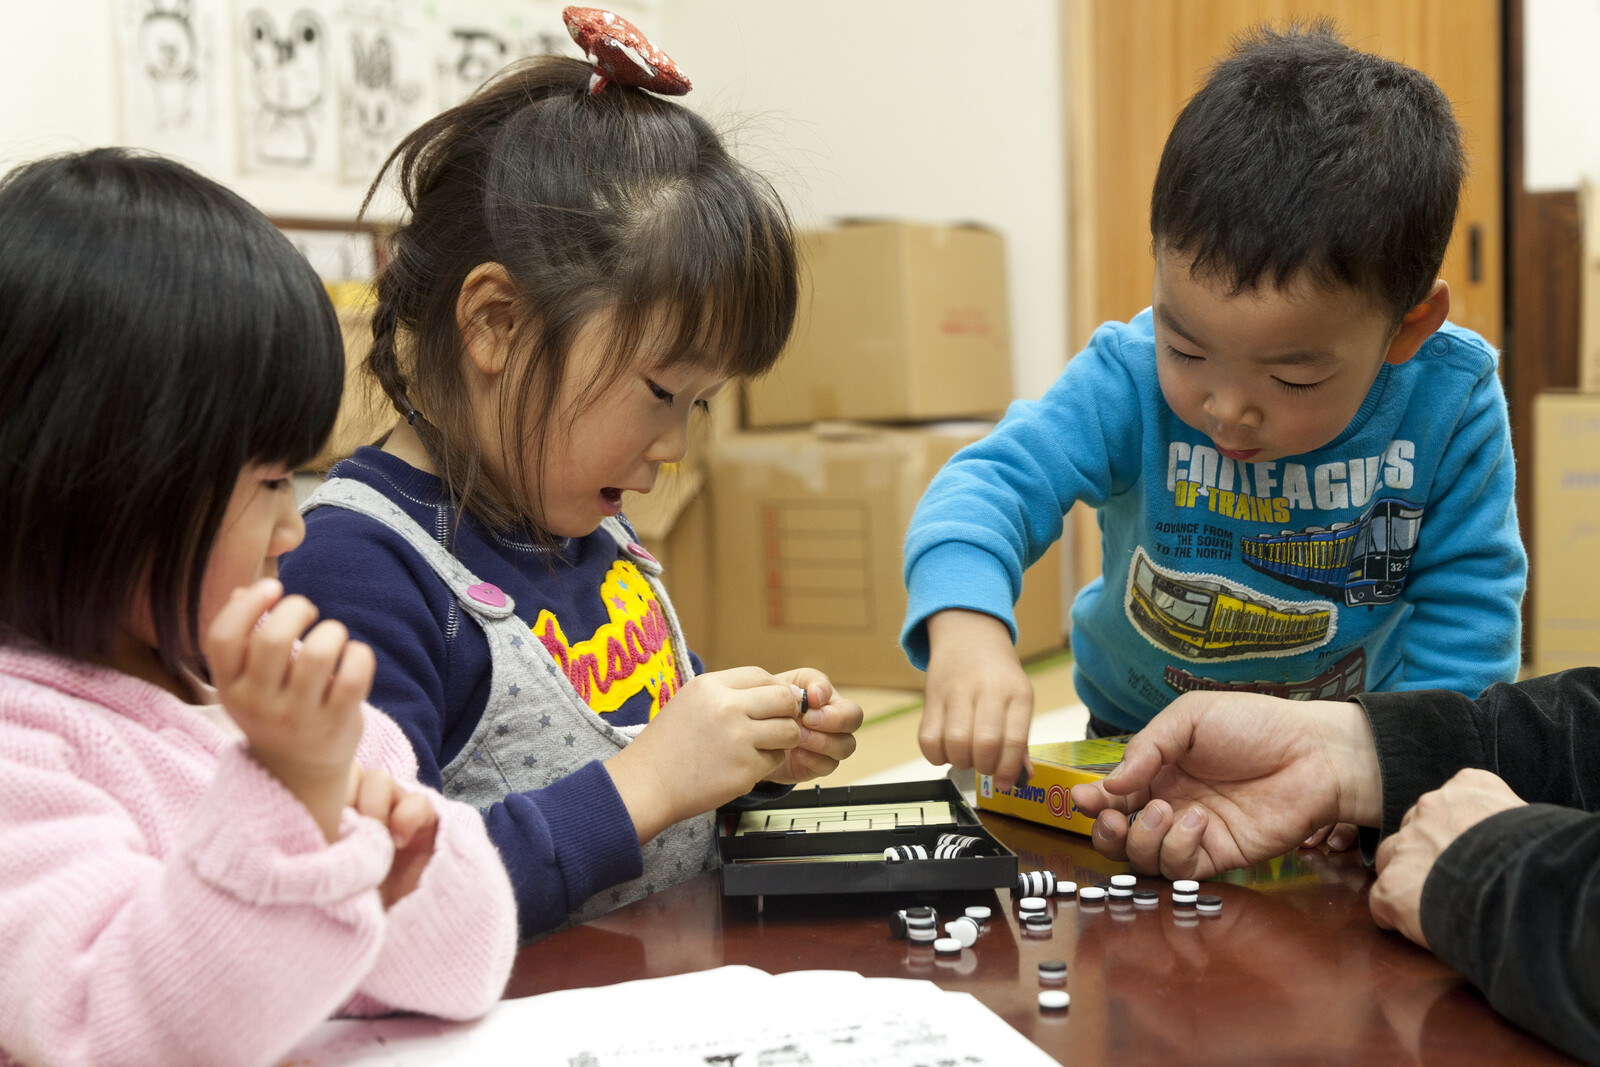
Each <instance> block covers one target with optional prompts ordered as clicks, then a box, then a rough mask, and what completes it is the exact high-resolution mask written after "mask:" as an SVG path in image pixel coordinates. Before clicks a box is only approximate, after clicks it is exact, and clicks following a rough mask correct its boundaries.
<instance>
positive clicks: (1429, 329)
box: [1383, 278, 1450, 364]
mask: <svg viewBox="0 0 1600 1067" xmlns="http://www.w3.org/2000/svg"><path fill="white" fill-rule="evenodd" d="M1449 316H1450V284H1449V283H1448V282H1446V281H1445V280H1444V279H1443V278H1436V279H1435V280H1434V283H1433V288H1432V289H1430V290H1428V295H1427V296H1426V297H1424V298H1423V301H1422V303H1420V304H1418V305H1417V306H1416V307H1414V308H1412V309H1411V310H1410V311H1408V312H1406V314H1405V317H1404V318H1402V319H1401V320H1400V327H1399V329H1397V330H1395V332H1394V336H1393V337H1391V338H1390V339H1389V350H1388V351H1387V352H1385V353H1384V355H1383V361H1384V362H1385V363H1397V364H1398V363H1404V362H1405V361H1406V360H1408V359H1410V358H1411V357H1412V356H1414V355H1416V354H1417V349H1419V348H1421V347H1422V342H1424V341H1426V340H1427V339H1428V338H1430V337H1432V336H1433V335H1434V334H1436V333H1438V332H1439V327H1441V326H1443V325H1444V320H1445V319H1446V318H1448V317H1449Z"/></svg>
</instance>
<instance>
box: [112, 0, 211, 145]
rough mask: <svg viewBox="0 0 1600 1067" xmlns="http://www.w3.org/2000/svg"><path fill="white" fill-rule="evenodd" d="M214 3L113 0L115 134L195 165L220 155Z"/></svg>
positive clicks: (185, 0)
mask: <svg viewBox="0 0 1600 1067" xmlns="http://www.w3.org/2000/svg"><path fill="white" fill-rule="evenodd" d="M223 14H224V11H223V9H222V7H221V0H119V2H118V4H117V7H116V16H115V23H116V26H115V31H116V39H117V55H118V60H119V66H120V72H121V77H120V79H119V88H120V90H121V92H120V94H119V100H118V103H119V105H120V111H121V121H122V137H123V140H124V141H126V142H127V143H129V144H135V145H140V146H143V147H147V148H153V149H156V150H157V151H162V152H167V153H169V154H172V155H176V156H181V157H184V158H187V159H190V160H195V161H199V162H202V163H207V164H209V163H212V162H214V160H215V159H216V158H217V157H218V156H220V155H221V154H222V153H223V151H224V147H225V145H226V143H227V142H226V138H225V137H224V136H223V134H222V131H221V130H220V129H219V128H218V127H219V125H220V124H219V122H218V121H217V118H218V116H217V111H218V104H217V70H218V64H217V47H216V38H215V34H216V32H217V30H218V28H219V27H220V26H221V25H223V22H224V20H223V18H222V15H223Z"/></svg>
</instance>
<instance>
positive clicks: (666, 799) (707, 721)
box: [606, 667, 803, 844]
mask: <svg viewBox="0 0 1600 1067" xmlns="http://www.w3.org/2000/svg"><path fill="white" fill-rule="evenodd" d="M799 716H800V710H799V704H798V700H797V694H796V692H795V687H794V686H791V685H790V684H789V683H788V682H785V681H782V680H780V679H778V678H774V677H773V676H772V675H770V674H768V673H767V672H766V671H764V670H761V669H760V668H759V667H738V668H735V669H733V670H729V671H717V672H716V673H714V674H702V675H700V676H699V677H697V678H693V679H691V680H690V681H689V684H688V685H686V686H684V687H683V688H682V689H680V690H678V692H677V693H676V694H675V695H674V696H673V698H672V700H671V701H670V702H668V704H667V706H666V707H664V708H662V709H661V710H660V711H659V712H657V713H656V717H655V718H654V719H652V720H651V721H650V725H648V726H646V727H645V728H644V729H643V730H641V731H640V732H639V736H638V737H636V738H634V740H633V743H632V744H630V745H629V746H628V747H627V748H625V749H623V750H622V751H621V752H618V753H617V754H616V755H615V756H612V757H611V758H610V759H609V760H607V761H606V770H607V771H609V772H610V774H611V780H612V781H613V782H614V783H615V784H616V787H617V793H618V794H619V795H620V796H621V797H622V803H623V804H624V805H625V806H626V807H627V809H628V814H629V815H630V816H632V818H633V825H634V828H635V829H636V830H637V831H638V834H639V841H640V843H641V844H642V843H644V842H646V841H648V840H650V839H651V838H652V837H654V836H655V835H656V834H658V833H660V832H661V831H662V830H665V829H666V828H667V827H668V826H671V825H672V824H673V823H675V822H681V821H683V820H684V819H687V818H691V817H693V816H695V815H700V814H702V813H704V812H708V811H711V810H712V809H714V808H716V807H718V806H719V805H722V804H726V803H727V802H728V801H730V800H732V799H734V798H735V797H740V796H743V795H744V794H746V793H748V792H750V790H751V789H753V788H754V787H755V784H756V783H757V782H759V781H762V780H764V779H766V778H768V777H770V776H771V775H772V774H774V773H775V772H776V771H777V770H778V768H779V767H781V766H782V765H783V763H784V760H785V758H786V757H787V756H788V750H789V749H791V748H794V747H795V746H796V745H798V744H799V743H800V740H801V737H802V735H803V728H802V727H801V725H800V722H799Z"/></svg>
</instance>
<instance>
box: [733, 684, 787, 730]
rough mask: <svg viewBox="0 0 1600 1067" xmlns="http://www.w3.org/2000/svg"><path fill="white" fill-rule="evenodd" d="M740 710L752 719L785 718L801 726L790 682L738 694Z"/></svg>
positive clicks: (746, 690) (747, 690)
mask: <svg viewBox="0 0 1600 1067" xmlns="http://www.w3.org/2000/svg"><path fill="white" fill-rule="evenodd" d="M735 699H737V700H738V702H739V704H738V706H739V708H740V709H741V710H742V711H743V712H744V713H745V714H746V715H748V716H750V717H751V718H752V719H775V718H784V719H788V720H790V721H791V722H793V723H794V724H795V725H796V726H797V727H798V726H799V709H798V708H796V706H795V695H794V689H793V688H791V687H790V685H789V683H788V682H777V683H773V684H768V685H764V686H760V687H756V688H751V689H745V690H743V691H742V692H741V693H739V694H737V696H736V697H735Z"/></svg>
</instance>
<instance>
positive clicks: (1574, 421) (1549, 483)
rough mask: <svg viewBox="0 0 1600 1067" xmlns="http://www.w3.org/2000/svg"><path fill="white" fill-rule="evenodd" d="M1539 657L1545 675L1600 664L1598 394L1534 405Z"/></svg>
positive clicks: (1554, 397)
mask: <svg viewBox="0 0 1600 1067" xmlns="http://www.w3.org/2000/svg"><path fill="white" fill-rule="evenodd" d="M1533 419H1534V482H1533V508H1534V520H1535V521H1534V545H1533V564H1532V567H1531V571H1532V574H1531V584H1532V587H1533V603H1534V618H1533V654H1534V661H1535V667H1536V669H1537V670H1538V672H1539V673H1540V674H1548V673H1550V672H1553V671H1560V670H1566V669H1567V668H1569V667H1590V666H1594V665H1596V664H1600V568H1597V567H1596V566H1595V557H1596V554H1597V552H1600V394H1595V393H1541V394H1540V395H1539V396H1538V397H1536V398H1535V399H1534V405H1533Z"/></svg>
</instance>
